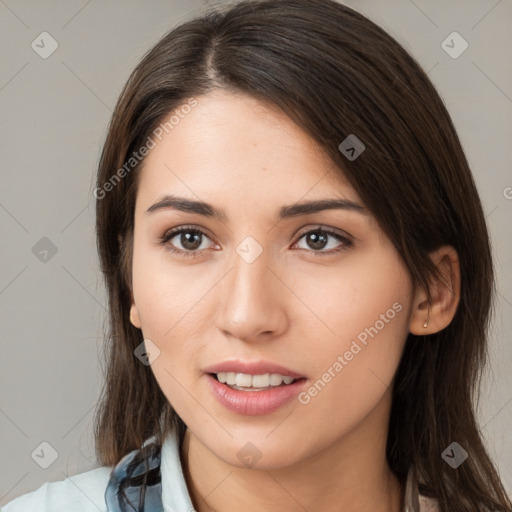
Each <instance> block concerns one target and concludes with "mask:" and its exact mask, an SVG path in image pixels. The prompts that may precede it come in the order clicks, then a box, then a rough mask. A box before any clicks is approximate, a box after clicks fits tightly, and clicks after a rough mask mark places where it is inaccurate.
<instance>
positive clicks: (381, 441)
mask: <svg viewBox="0 0 512 512" xmlns="http://www.w3.org/2000/svg"><path fill="white" fill-rule="evenodd" d="M386 402H387V403H386ZM389 405H390V404H389V400H388V401H387V400H383V401H381V402H380V403H379V405H378V406H377V407H376V408H375V409H374V410H373V411H372V412H371V413H370V414H369V415H368V416H367V417H366V418H365V419H364V420H363V422H361V423H360V424H359V425H358V426H357V427H356V428H354V429H353V430H352V431H350V432H347V433H346V434H345V435H344V436H342V437H341V438H340V439H338V440H337V441H336V442H335V443H334V444H332V445H330V446H329V447H328V448H327V449H325V450H323V451H322V452H319V453H316V454H315V455H314V456H312V457H309V458H307V459H302V460H300V461H298V462H296V463H294V464H292V465H289V466H286V467H277V468H275V469H268V470H261V469H257V468H251V469H247V468H239V467H235V466H233V465H230V464H227V463H226V462H224V461H223V460H222V459H219V458H218V457H217V456H216V455H215V454H214V453H212V452H211V451H210V450H209V449H208V448H207V447H206V446H204V445H203V444H202V443H201V442H200V441H199V439H198V438H197V437H196V436H195V435H194V434H192V433H191V431H190V430H188V429H187V431H186V434H185V438H184V440H183V444H182V447H181V460H182V466H183V473H184V476H185V480H186V482H187V486H188V489H189V493H190V496H191V499H192V502H193V505H194V508H195V509H196V510H197V511H198V512H210V511H212V510H215V511H217V512H238V511H239V510H240V508H241V506H242V505H243V508H244V511H246V512H256V511H258V512H259V511H261V510H266V511H269V512H272V511H279V512H296V511H298V510H322V511H324V512H339V511H340V510H357V511H358V512H402V511H403V509H404V498H403V494H404V490H403V488H402V486H401V485H400V483H399V481H398V479H397V478H396V476H395V475H394V474H393V472H392V471H391V469H390V468H389V466H388V464H387V461H386V441H387V421H388V419H389ZM383 427H384V428H383Z"/></svg>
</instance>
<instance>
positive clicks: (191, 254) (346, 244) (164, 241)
mask: <svg viewBox="0 0 512 512" xmlns="http://www.w3.org/2000/svg"><path fill="white" fill-rule="evenodd" d="M183 232H191V233H195V234H198V233H199V234H201V235H203V236H206V237H207V238H209V237H208V235H207V234H206V233H205V232H204V231H203V230H202V229H199V228H196V227H193V226H182V227H179V228H176V229H172V230H170V231H168V232H167V233H165V234H164V236H163V237H161V238H159V240H158V245H161V246H165V245H168V247H167V250H169V251H170V252H171V253H174V254H179V255H180V256H183V257H186V258H197V257H198V256H201V255H202V254H203V252H205V249H201V250H200V251H197V250H196V251H183V250H181V249H176V248H174V247H173V246H172V245H171V244H169V243H168V242H169V241H170V240H172V239H173V238H174V237H175V236H176V235H179V234H181V233H183ZM310 233H323V234H326V235H330V236H332V237H333V238H336V239H337V240H338V241H340V242H343V244H342V245H341V246H340V247H338V248H336V249H331V250H330V251H314V250H312V249H311V250H310V251H308V250H307V249H301V250H305V251H307V252H310V253H312V254H311V255H312V256H325V255H331V254H335V253H338V252H341V251H344V250H347V249H349V248H351V247H352V246H353V245H354V243H353V241H352V240H350V239H349V238H348V237H345V236H343V235H340V234H339V233H336V232H335V231H332V230H330V229H326V228H321V227H316V228H314V229H311V230H309V231H306V232H305V233H302V234H301V235H300V236H299V238H298V240H297V242H295V243H298V242H299V241H300V240H301V239H302V238H304V236H306V235H309V234H310ZM294 245H295V244H294Z"/></svg>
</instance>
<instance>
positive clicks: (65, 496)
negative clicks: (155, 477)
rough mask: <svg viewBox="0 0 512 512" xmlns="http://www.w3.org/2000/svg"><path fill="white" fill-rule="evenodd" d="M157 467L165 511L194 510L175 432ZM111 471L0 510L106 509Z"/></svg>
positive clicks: (46, 489) (427, 505)
mask: <svg viewBox="0 0 512 512" xmlns="http://www.w3.org/2000/svg"><path fill="white" fill-rule="evenodd" d="M160 470H161V475H162V503H163V507H164V510H165V512H195V509H194V507H193V505H192V501H191V499H190V495H189V492H188V488H187V484H186V481H185V477H184V475H183V470H182V467H181V461H180V456H179V448H178V439H177V437H176V436H175V435H170V436H168V437H167V439H166V440H165V442H164V443H163V446H162V458H161V467H160ZM111 471H112V467H111V466H103V467H100V468H96V469H92V470H90V471H86V472H84V473H79V474H78V475H75V476H71V477H68V478H66V479H65V480H61V481H59V482H47V483H45V484H43V485H42V486H41V487H39V488H38V489H37V490H35V491H32V492H29V493H27V494H23V495H22V496H19V497H18V498H15V499H14V500H12V501H10V502H9V503H8V504H7V505H5V506H4V507H2V509H1V512H70V511H72V512H107V507H106V504H105V489H106V487H107V483H108V481H109V479H110V472H111ZM419 504H420V508H419V512H439V509H438V508H437V502H436V500H433V499H430V498H426V497H424V496H422V495H419ZM407 512H409V511H407ZM410 512H413V511H412V510H411V511H410Z"/></svg>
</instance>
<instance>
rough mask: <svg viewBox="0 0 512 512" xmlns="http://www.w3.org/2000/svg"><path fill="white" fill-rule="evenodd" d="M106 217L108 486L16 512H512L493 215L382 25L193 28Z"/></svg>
mask: <svg viewBox="0 0 512 512" xmlns="http://www.w3.org/2000/svg"><path fill="white" fill-rule="evenodd" d="M95 197H96V199H97V224H96V228H97V237H98V248H99V254H100V260H101V267H102V271H103V274H104V277H105V281H106V286H107V290H108V294H109V307H110V333H109V337H108V340H109V365H108V371H107V375H106V385H105V388H104V394H103V397H102V402H101V406H100V408H99V409H98V411H97V416H96V446H97V456H98V460H99V461H100V463H101V464H102V465H103V466H102V467H101V468H98V469H96V470H93V471H90V472H87V473H83V474H81V475H78V476H76V477H73V483H69V482H68V483H67V482H66V481H65V482H58V483H53V484H45V486H43V487H41V488H40V489H39V490H38V491H36V492H35V493H31V494H30V495H26V496H22V497H21V498H19V499H18V500H14V501H13V502H11V504H9V505H7V507H6V508H5V510H6V511H7V512H13V511H16V510H22V509H24V510H28V509H30V510H69V509H73V510H77V511H78V510H79V511H82V510H84V511H85V510H97V509H98V508H99V509H100V510H109V511H111V512H113V511H125V510H145V511H147V512H156V511H157V510H175V511H178V510H179V511H180V512H181V511H186V510H188V511H192V510H198V511H199V512H205V511H209V510H217V511H223V512H224V511H232V510H240V509H241V508H242V507H243V509H244V510H246V511H249V512H250V511H256V510H266V511H272V510H279V511H283V510H286V511H296V510H324V511H335V510H336V511H338V510H359V511H368V512H369V511H383V512H384V511H386V512H398V511H413V510H414V511H418V510H421V511H423V512H426V511H427V510H429V511H434V510H438V511H442V512H455V511H457V512H460V511H475V512H476V511H482V510H495V511H511V510H512V503H511V501H510V499H509V497H508V496H507V495H506V493H505V490H504V488H503V485H502V483H501V481H500V479H499V476H498V474H497V471H496V469H495V466H494V465H493V463H492V461H491V460H490V457H489V455H488V453H487V451H486V449H485V447H484V444H483V442H482V438H481V435H480V432H479V429H478V426H477V422H476V419H475V412H474V407H475V403H474V401H475V397H476V392H477V390H478V377H479V376H480V372H481V370H482V367H483V364H484V362H485V359H486V350H487V324H488V318H489V312H490V305H491V299H492V292H493V267H492V260H491V253H490V248H489V238H488V233H487V229H486V225H485V220H484V215H483V211H482V206H481V203H480V199H479V196H478V193H477V190H476V188H475V184H474V181H473V178H472V175H471V172H470V169H469V166H468V163H467V160H466V158H465V155H464V153H463V150H462V148H461V144H460V142H459V139H458V137H457V134H456V131H455V128H454V126H453V124H452V122H451V119H450V116H449V114H448V112H447V111H446V109H445V107H444V105H443V102H442V100H441V99H440V97H439V95H438V94H437V92H436V90H435V88H434V86H433V85H432V84H431V82H430V81H429V79H428V78H427V76H426V74H425V73H424V72H423V70H422V69H421V68H420V66H419V65H418V64H417V63H416V62H415V60H414V59H413V58H412V57H411V56H409V55H408V54H407V53H406V51H405V50H404V49H403V48H402V47H401V46H400V45H399V44H398V43H397V42H396V41H395V40H394V39H392V38H391V37H390V36H389V35H388V34H386V33H385V32H384V31H383V30H382V29H381V28H379V27H378V26H376V25H375V24H374V23H372V22H371V21H369V20H368V19H367V18H365V17H364V16H362V15H361V14H358V13H357V12H355V11H353V10H352V9H350V8H348V7H345V6H343V5H341V4H338V3H336V2H334V1H330V0H322V1H315V0H268V1H249V2H240V3H238V4H236V5H234V6H233V7H231V8H229V9H227V10H226V11H225V12H212V13H210V14H208V15H206V16H204V17H201V18H197V19H194V20H192V21H189V22H187V23H184V24H182V25H181V26H179V27H177V28H176V29H174V30H173V31H171V32H170V33H169V34H167V35H166V36H165V37H164V38H163V39H162V40H161V41H160V42H159V43H158V44H157V45H156V46H155V47H154V48H153V49H152V50H151V51H150V52H148V54H147V55H146V56H145V57H144V58H143V60H142V61H141V63H140V64H139V65H138V66H137V68H136V69H135V70H134V72H133V73H132V75H131V76H130V78H129V80H128V82H127V84H126V86H125V88H124V90H123V92H122V94H121V96H120V98H119V101H118V104H117V106H116V109H115V112H114V115H113V118H112V121H111V124H110V128H109V132H108V136H107V140H106V142H105V146H104V149H103V153H102V158H101V162H100V165H99V171H98V180H97V188H96V189H95ZM76 487H78V488H79V489H81V493H78V492H77V491H76ZM83 489H86V490H85V491H84V490H83ZM71 492H74V494H73V496H72V495H71V494H68V493H71Z"/></svg>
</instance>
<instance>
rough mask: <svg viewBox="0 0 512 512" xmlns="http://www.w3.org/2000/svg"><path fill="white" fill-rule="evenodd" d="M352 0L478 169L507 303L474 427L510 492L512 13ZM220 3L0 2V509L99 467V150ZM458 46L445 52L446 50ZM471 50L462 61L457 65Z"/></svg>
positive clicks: (430, 0)
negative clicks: (418, 81) (170, 50)
mask: <svg viewBox="0 0 512 512" xmlns="http://www.w3.org/2000/svg"><path fill="white" fill-rule="evenodd" d="M345 3H346V4H347V5H349V6H351V7H353V8H355V9H356V10H359V11H360V12H362V13H363V14H365V15H367V16H368V17H369V18H370V19H372V20H373V21H375V22H376V23H377V24H379V25H380V26H382V27H383V28H384V29H385V30H387V31H388V32H389V33H390V34H391V35H392V36H393V37H395V38H396V39H397V40H398V41H399V42H400V43H401V44H402V45H403V46H404V47H405V48H406V49H407V50H408V51H409V52H410V53H411V54H412V55H413V56H414V57H415V58H416V59H417V60H418V61H419V63H420V64H421V65H422V66H423V67H424V69H425V70H426V71H427V72H428V73H429V76H430V78H431V80H432V81H433V82H434V84H435V85H436V87H437V89H438V91H439V93H440V95H441V97H442V98H443V100H444V101H445V103H446V105H447V107H448V110H449V112H450V114H451V116H452V118H453V121H454V123H455V126H456V128H457V130H458V133H459V136H460V138H461V140H462V144H463V147H464V149H465V151H466V155H467V157H468V160H469V163H470V165H471V167H472V170H473V173H474V176H475V179H476V182H477V186H478V188H479V191H480V194H481V197H482V201H483V204H484V208H485V212H486V215H487V221H488V224H489V229H490V232H491V236H492V242H493V248H494V254H495V262H496V270H497V276H498V292H499V293H498V295H497V302H496V309H495V318H494V323H493V329H492V333H491V334H492V336H491V348H490V350H491V361H490V367H489V370H488V372H487V374H486V379H485V385H484V387H483V388H482V397H481V405H480V408H479V419H480V425H481V430H482V433H483V435H484V437H485V440H486V443H487V446H488V448H489V450H490V453H491V455H492V457H493V458H494V459H495V460H496V463H497V465H498V467H499V470H500V473H501V475H502V478H503V480H504V482H505V485H506V487H507V490H508V492H509V493H510V492H511V491H512V428H511V427H512V371H511V370H512V343H511V342H512V337H511V332H512V272H511V270H512V243H511V221H510V220H511V217H512V188H511V187H512V173H511V163H512V146H511V144H510V141H511V140H512V69H511V63H512V58H511V57H512V55H511V49H512V30H511V25H512V2H510V1H509V0H472V1H468V0H457V1H453V0H451V1H447V0H414V1H412V0H360V1H357V0H347V1H346V2H345ZM213 5H214V4H213V3H211V2H210V3H206V2H200V1H197V0H149V1H145V2H142V1H138V2H137V1H134V0H109V1H108V2H107V1H100V0H76V1H75V0H73V1H69V0H67V1H64V0H60V1H58V0H48V1H47V2H44V3H43V2H38V1H36V0H24V1H16V0H0V48H1V50H0V51H1V54H0V56H1V57H0V109H1V116H0V141H1V149H2V154H1V168H0V169H1V170H0V229H1V251H0V258H1V259H0V328H1V340H2V345H1V348H2V352H1V353H2V357H1V358H0V432H1V441H0V461H1V464H0V504H5V503H6V502H8V501H10V500H12V499H13V498H15V497H16V496H18V495H20V494H23V493H25V492H28V491H31V490H34V489H36V488H37V487H39V486H40V485H42V484H43V483H44V482H47V481H55V480H62V479H64V478H65V477H66V476H68V475H70V476H71V475H74V474H76V473H79V472H83V471H87V470H89V469H92V468H94V467H97V463H96V460H95V457H94V442H93V436H92V414H93V410H94V407H95V404H96V401H97V398H98V394H99V391H100V386H101V382H102V373H101V367H100V363H99V350H100V347H101V344H102V332H103V322H104V318H105V304H106V301H105V293H104V290H103V284H102V281H101V273H100V271H99V268H98V262H97V256H96V247H95V238H94V197H93V194H92V191H93V188H94V176H95V172H96V167H97V164H98V160H99V153H100V150H101V146H102V143H103V141H104V137H105V134H106V129H107V124H108V121H109V119H110V116H111V113H112V109H113V107H114V105H115V102H116V99H117V97H118V95H119V93H120V91H121V88H122V86H123V85H124V83H125V81H126V79H127V78H128V76H129V74H130V72H131V71H132V69H133V68H134V67H135V65H136V64H137V63H138V61H139V59H140V58H141V56H142V55H143V54H144V53H145V52H146V51H147V50H148V49H149V48H150V47H152V46H153V45H154V44H155V43H156V42H157V41H158V40H159V38H160V37H161V36H162V35H163V34H164V33H166V32H167V31H169V30H170V29H172V28H173V27H174V26H176V25H177V24H180V23H181V22H183V21H185V20H187V19H189V18H191V17H193V16H195V15H196V14H199V13H201V12H202V11H204V10H205V9H207V8H209V7H211V6H213ZM43 32H47V33H48V34H49V35H43V36H40V34H41V33H43ZM453 32H457V33H458V34H459V35H456V36H454V35H453V34H452V33H453ZM449 36H450V38H449V39H448V41H451V40H452V39H453V38H454V37H455V39H454V42H453V43H451V42H450V43H448V44H449V45H450V46H453V47H454V48H452V50H451V53H452V55H450V54H449V53H448V52H447V51H445V48H443V41H445V40H446V39H447V37H449ZM41 38H43V39H44V41H45V43H44V44H42V43H41V42H40V41H41ZM38 41H39V43H38ZM53 41H55V43H54V42H53ZM464 41H466V42H467V45H468V47H467V49H466V50H465V51H464V52H463V53H462V54H460V55H458V56H457V57H456V58H455V56H454V53H458V52H459V51H460V50H461V49H462V48H463V47H464V46H465V44H466V43H464ZM33 42H34V45H33V44H32V43H33ZM37 44H39V47H38V46H37ZM55 44H58V47H57V49H56V50H55V51H54V52H53V53H52V54H51V55H49V56H47V57H46V58H43V57H42V56H41V53H43V54H44V51H46V52H48V51H50V50H51V49H52V45H55ZM444 44H446V43H444ZM42 46H44V48H42ZM41 443H49V445H50V446H51V448H48V445H46V444H43V445H42V444H41ZM41 450H43V451H44V452H45V453H46V454H54V455H55V457H56V459H55V461H54V462H53V463H52V464H51V465H50V466H49V467H48V468H47V469H44V468H42V467H41V466H40V464H38V459H37V456H36V455H37V453H41ZM52 450H54V451H55V453H54V452H53V451H52Z"/></svg>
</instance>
